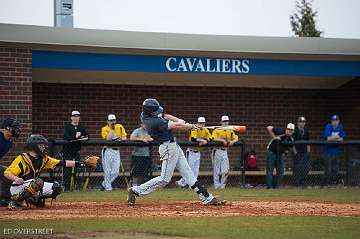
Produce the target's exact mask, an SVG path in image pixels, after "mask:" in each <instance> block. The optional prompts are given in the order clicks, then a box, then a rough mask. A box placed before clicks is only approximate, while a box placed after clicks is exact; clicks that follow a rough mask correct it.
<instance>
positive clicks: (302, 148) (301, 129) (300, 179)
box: [293, 116, 310, 187]
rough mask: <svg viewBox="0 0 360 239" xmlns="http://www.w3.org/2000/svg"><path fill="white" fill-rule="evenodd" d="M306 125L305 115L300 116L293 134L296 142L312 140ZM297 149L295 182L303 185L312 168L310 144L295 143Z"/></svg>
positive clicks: (294, 172)
mask: <svg viewBox="0 0 360 239" xmlns="http://www.w3.org/2000/svg"><path fill="white" fill-rule="evenodd" d="M305 125H306V119H305V117H304V116H301V117H299V118H298V121H297V126H296V128H295V132H294V135H293V138H294V141H295V142H296V141H302V140H310V134H309V131H308V129H307V127H305ZM295 151H296V154H295V155H294V158H293V160H294V161H293V163H294V165H293V183H294V186H296V187H301V186H302V187H303V186H305V180H306V177H307V176H308V173H309V170H310V145H305V144H301V145H300V144H299V145H295Z"/></svg>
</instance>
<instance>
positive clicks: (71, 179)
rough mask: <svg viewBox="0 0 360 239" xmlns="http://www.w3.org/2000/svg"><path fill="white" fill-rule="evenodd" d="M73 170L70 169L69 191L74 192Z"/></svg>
mask: <svg viewBox="0 0 360 239" xmlns="http://www.w3.org/2000/svg"><path fill="white" fill-rule="evenodd" d="M74 173H75V172H74V168H72V169H71V178H70V191H71V192H72V191H74V188H75V176H74Z"/></svg>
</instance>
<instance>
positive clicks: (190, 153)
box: [176, 148, 201, 187]
mask: <svg viewBox="0 0 360 239" xmlns="http://www.w3.org/2000/svg"><path fill="white" fill-rule="evenodd" d="M186 158H187V162H188V164H189V167H190V169H191V171H192V172H193V174H194V177H195V179H197V177H198V176H199V168H200V158H201V153H200V151H194V150H193V149H190V148H188V149H187V150H186ZM176 182H177V185H178V186H180V187H185V186H186V183H185V179H184V177H182V178H181V179H180V180H178V181H176Z"/></svg>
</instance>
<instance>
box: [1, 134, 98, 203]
mask: <svg viewBox="0 0 360 239" xmlns="http://www.w3.org/2000/svg"><path fill="white" fill-rule="evenodd" d="M48 144H49V142H48V140H47V139H46V138H45V137H44V136H42V135H31V136H30V137H29V138H28V139H27V141H26V149H27V150H28V151H27V152H26V153H23V154H20V155H19V156H18V157H17V158H16V159H15V160H14V161H13V162H12V163H11V164H10V166H9V167H8V168H7V169H6V170H5V172H4V176H5V178H6V179H5V180H8V181H9V183H8V184H7V185H9V190H10V193H11V198H10V201H9V204H8V208H9V209H17V208H21V207H22V206H23V202H26V205H27V206H29V205H30V204H32V205H35V206H37V207H44V206H45V199H46V198H52V199H56V197H57V196H58V195H59V194H60V193H61V192H62V187H61V186H60V184H59V183H58V182H56V181H55V182H54V183H49V182H44V181H43V179H41V178H40V174H41V172H42V171H43V170H46V169H54V168H55V167H57V166H60V167H62V166H66V167H85V166H86V167H90V168H94V167H96V164H97V161H98V159H99V158H98V157H96V156H88V157H87V158H86V159H85V161H83V162H81V161H72V160H58V159H55V158H51V157H49V156H48V155H47V149H48Z"/></svg>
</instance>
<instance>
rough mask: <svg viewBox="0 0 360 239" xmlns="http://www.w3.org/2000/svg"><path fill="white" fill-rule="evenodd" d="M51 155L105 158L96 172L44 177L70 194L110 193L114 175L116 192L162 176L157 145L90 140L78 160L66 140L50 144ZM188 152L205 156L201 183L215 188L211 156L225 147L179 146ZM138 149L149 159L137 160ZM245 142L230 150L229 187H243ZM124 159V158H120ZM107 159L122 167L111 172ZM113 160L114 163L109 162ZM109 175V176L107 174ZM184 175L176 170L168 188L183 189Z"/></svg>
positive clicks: (67, 172) (84, 170)
mask: <svg viewBox="0 0 360 239" xmlns="http://www.w3.org/2000/svg"><path fill="white" fill-rule="evenodd" d="M50 142H51V144H50V155H51V156H52V157H55V158H57V159H66V160H83V159H84V158H85V157H86V156H87V155H96V156H99V157H100V158H101V162H99V163H98V165H97V168H96V169H95V170H89V169H87V168H77V169H75V170H72V169H67V168H60V167H58V168H56V169H55V170H54V171H52V172H50V173H48V174H44V175H43V176H44V177H47V176H48V177H50V180H51V181H58V182H60V183H61V184H62V185H63V186H64V188H65V190H66V191H73V190H79V191H80V190H81V191H85V190H90V189H98V190H104V189H106V187H104V186H106V185H104V176H105V178H106V177H107V176H106V174H107V175H109V174H112V175H113V177H115V179H114V181H113V182H112V185H111V186H112V188H122V189H124V188H127V187H129V186H130V185H131V184H132V183H133V182H134V181H136V180H134V178H135V179H136V178H137V179H139V180H138V183H141V182H145V181H147V180H149V179H151V178H152V177H155V176H158V175H160V174H161V161H160V158H159V153H158V146H159V144H157V143H155V142H154V143H144V142H141V141H130V140H127V141H103V140H96V139H92V140H88V141H85V142H81V147H82V148H81V150H80V153H79V154H78V155H76V156H74V155H69V153H68V151H67V150H66V148H64V146H65V145H69V144H70V143H68V142H66V141H64V140H52V141H50ZM178 144H179V145H180V146H181V148H182V149H183V151H184V154H185V156H187V155H188V153H189V151H192V152H194V151H197V152H198V153H200V154H201V160H200V168H199V175H198V180H199V182H201V183H202V184H204V185H206V186H208V187H211V186H212V185H213V164H212V159H211V154H212V153H213V149H214V148H221V147H222V146H221V145H220V144H219V143H216V142H210V143H208V144H207V145H205V146H201V147H199V146H198V144H196V143H193V142H178ZM135 147H147V148H148V149H149V151H150V156H149V157H136V156H135V157H134V155H133V151H134V148H135ZM244 147H245V143H244V142H241V141H239V142H237V143H235V144H234V145H233V146H232V147H230V148H229V149H227V152H228V155H229V173H228V179H227V186H238V187H239V186H240V185H242V180H243V178H242V177H241V176H242V174H243V175H245V174H244V173H245V172H244V170H243V168H242V165H243V158H244V152H245V150H244ZM119 155H120V156H119ZM104 157H107V159H106V160H107V161H118V159H119V158H120V162H121V163H120V164H117V163H114V164H112V166H111V169H109V168H107V165H104V164H103V162H104ZM109 157H110V159H109ZM104 172H106V173H104ZM180 178H181V175H180V174H179V172H177V171H176V170H175V172H174V176H173V178H172V181H171V182H170V183H169V185H168V187H175V186H179V185H176V181H178V180H180Z"/></svg>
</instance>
